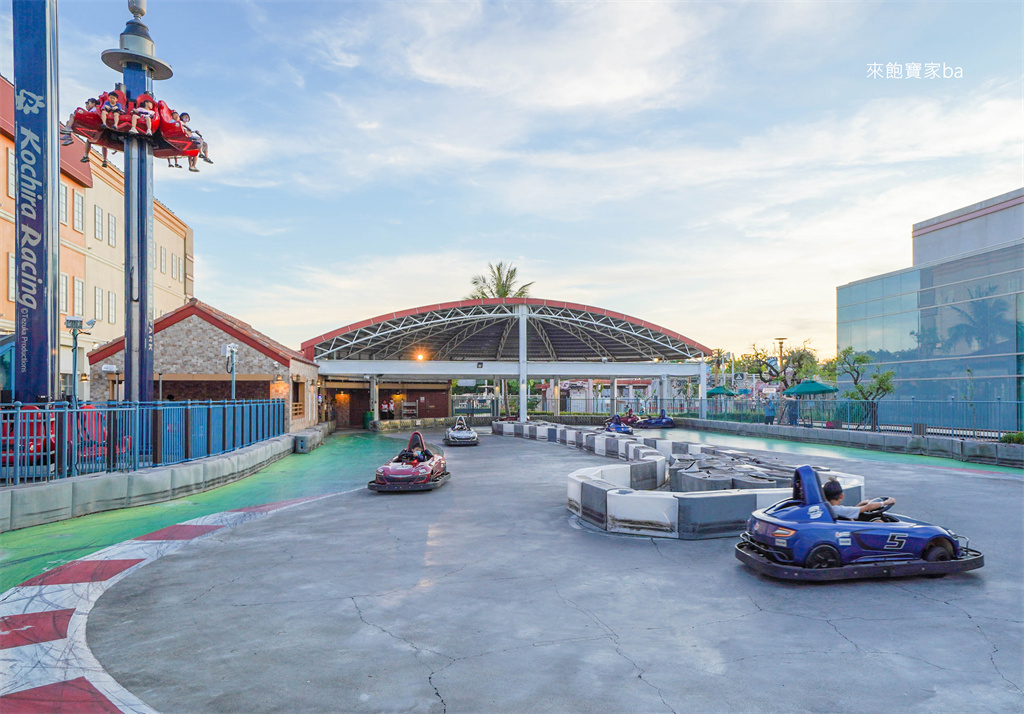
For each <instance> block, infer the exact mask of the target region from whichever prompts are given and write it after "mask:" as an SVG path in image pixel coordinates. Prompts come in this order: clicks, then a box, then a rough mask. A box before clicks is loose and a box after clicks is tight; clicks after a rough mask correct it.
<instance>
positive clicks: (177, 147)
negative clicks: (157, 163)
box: [153, 100, 199, 159]
mask: <svg viewBox="0 0 1024 714" xmlns="http://www.w3.org/2000/svg"><path fill="white" fill-rule="evenodd" d="M156 112H157V116H158V117H159V118H160V128H159V131H157V130H154V132H153V135H154V145H153V156H156V157H157V158H160V159H172V158H174V157H175V156H198V155H199V147H198V146H197V145H196V143H195V142H194V141H192V139H191V138H190V137H189V136H188V134H186V133H185V129H184V128H182V126H181V122H180V121H174V120H173V119H172V118H171V108H170V107H169V106H167V102H165V101H163V100H160V101H159V102H157V103H156Z"/></svg>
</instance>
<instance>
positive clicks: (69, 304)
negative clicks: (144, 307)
mask: <svg viewBox="0 0 1024 714" xmlns="http://www.w3.org/2000/svg"><path fill="white" fill-rule="evenodd" d="M13 134H14V91H13V87H12V86H11V83H10V82H8V81H7V80H6V79H4V78H2V77H0V171H2V173H0V176H2V177H3V179H2V184H3V190H0V252H2V253H3V255H4V256H5V259H6V261H7V270H6V271H5V275H4V278H3V280H4V281H5V286H4V288H5V289H4V290H3V293H2V298H3V302H0V306H2V309H0V333H10V332H13V331H14V320H13V316H14V299H15V296H16V293H15V289H16V285H15V279H14V271H15V267H14V266H15V258H14V213H13V209H14V197H15V196H16V195H17V187H16V174H15V167H14V141H13ZM84 150H85V145H84V143H83V142H81V141H80V140H78V139H77V138H76V139H75V140H74V143H73V144H72V145H71V146H67V147H63V148H62V149H61V161H60V165H61V176H60V194H59V200H60V211H59V212H60V238H61V247H60V275H59V278H58V290H59V304H60V320H61V325H62V329H61V330H60V334H61V347H60V372H61V385H62V388H63V390H64V392H65V393H66V394H70V390H71V388H72V384H73V383H74V377H73V375H72V354H71V334H70V333H69V332H68V331H67V330H65V329H63V324H64V318H65V317H67V316H68V315H80V316H82V317H84V318H85V319H86V320H90V319H95V320H96V325H95V326H94V327H93V328H92V329H91V330H90V333H91V334H89V335H81V336H80V337H79V354H78V370H79V374H82V373H85V374H88V370H87V369H86V364H87V362H86V359H85V355H86V354H88V353H89V352H90V351H91V350H93V349H94V348H95V347H97V346H98V345H102V344H105V343H107V342H109V341H110V340H112V339H114V338H115V337H119V336H122V335H124V174H123V173H122V171H121V170H120V169H118V168H116V167H115V164H116V163H119V162H120V160H121V159H122V158H123V157H122V155H120V154H116V155H112V156H111V157H110V161H109V164H108V166H107V167H104V166H103V165H102V163H103V162H102V158H101V157H100V155H99V154H98V153H96V152H95V151H93V152H92V153H91V154H90V155H89V161H88V162H82V161H81V158H82V156H83V154H84ZM157 168H159V163H158V164H157ZM153 218H154V221H153V223H154V229H155V245H154V255H153V276H154V289H153V297H154V305H153V308H154V318H156V317H159V316H160V315H162V314H164V313H166V312H170V311H171V310H174V309H175V308H177V307H180V306H181V305H183V304H184V303H185V302H187V301H188V299H189V298H190V297H191V296H192V290H193V287H192V274H193V271H192V260H193V258H192V229H191V228H189V226H188V225H187V224H186V223H185V222H184V221H182V220H181V219H180V218H178V216H176V215H175V214H174V213H173V212H172V211H171V210H170V209H169V208H167V207H166V206H164V205H163V204H162V203H160V202H159V201H154V206H153ZM0 386H3V387H6V386H7V385H0ZM77 386H78V388H79V397H80V398H82V399H85V398H88V394H89V393H90V389H89V386H88V385H87V384H82V383H78V385H77Z"/></svg>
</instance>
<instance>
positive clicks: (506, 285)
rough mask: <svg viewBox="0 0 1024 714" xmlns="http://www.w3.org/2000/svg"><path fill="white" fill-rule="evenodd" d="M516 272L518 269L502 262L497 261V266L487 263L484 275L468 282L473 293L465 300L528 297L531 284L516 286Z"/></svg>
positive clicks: (474, 277) (475, 276)
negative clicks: (471, 286) (471, 285)
mask: <svg viewBox="0 0 1024 714" xmlns="http://www.w3.org/2000/svg"><path fill="white" fill-rule="evenodd" d="M518 272H519V271H518V268H516V267H515V266H514V265H512V264H511V263H508V264H507V265H506V264H505V262H504V261H499V262H498V264H497V265H492V264H491V263H488V264H487V272H486V273H481V274H480V275H474V276H473V279H472V280H471V281H470V282H471V283H472V284H473V292H471V293H470V294H469V295H468V296H466V299H467V300H478V299H481V298H506V297H513V298H523V297H530V286H531V285H533V283H532V282H530V283H526V284H524V285H517V282H518V277H519V276H518Z"/></svg>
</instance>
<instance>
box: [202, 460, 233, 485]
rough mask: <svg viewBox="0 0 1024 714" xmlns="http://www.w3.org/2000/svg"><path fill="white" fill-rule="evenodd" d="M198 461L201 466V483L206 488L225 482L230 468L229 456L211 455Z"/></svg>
mask: <svg viewBox="0 0 1024 714" xmlns="http://www.w3.org/2000/svg"><path fill="white" fill-rule="evenodd" d="M198 463H200V464H201V465H202V467H203V485H204V486H205V487H206V488H208V489H209V488H216V487H217V486H220V485H221V484H222V483H227V481H228V473H229V471H230V469H231V460H230V458H229V457H224V456H213V457H211V458H209V459H203V460H202V461H200V462H198Z"/></svg>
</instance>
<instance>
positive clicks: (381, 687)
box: [87, 436, 1024, 713]
mask: <svg viewBox="0 0 1024 714" xmlns="http://www.w3.org/2000/svg"><path fill="white" fill-rule="evenodd" d="M344 438H345V437H342V438H341V441H343V440H344ZM428 438H429V437H428ZM435 440H436V437H435ZM482 442H483V443H482V445H481V446H479V447H472V448H463V449H448V450H447V451H446V454H447V456H448V460H449V464H450V469H451V471H452V474H453V476H452V480H451V482H450V483H449V484H447V485H446V486H444V487H443V488H441V489H439V490H438V491H435V492H430V493H414V494H382V495H381V494H373V493H370V492H369V491H367V490H365V489H360V490H358V491H354V492H351V493H346V494H342V495H338V496H333V497H331V498H326V499H322V500H319V501H316V502H312V503H307V504H300V505H296V506H292V507H291V508H289V509H287V510H283V511H280V512H278V513H276V514H274V515H273V516H272V517H270V518H265V519H259V520H253V521H251V522H246V523H243V524H240V525H237V526H236V527H234V528H231V529H225V530H223V531H217V532H215V533H211V534H210V535H208V536H206V537H204V538H201V539H198V540H196V541H194V542H191V543H189V544H188V545H187V546H186V547H183V548H180V549H178V550H176V551H175V552H173V553H170V554H168V555H166V556H164V557H163V558H161V559H160V560H158V561H155V562H153V563H152V564H151V565H148V566H147V567H145V568H143V569H140V570H138V571H137V573H136V572H133V573H129V574H128V575H127V577H124V578H123V579H121V580H120V581H119V582H117V583H116V584H115V585H114V586H113V587H111V588H110V589H109V590H108V591H107V592H106V593H105V594H104V595H103V596H102V597H101V598H100V599H99V601H98V603H97V604H96V606H95V607H94V608H93V610H92V613H91V615H90V617H89V622H88V632H87V637H88V643H89V646H90V647H91V649H92V652H93V653H94V654H95V656H96V658H97V659H98V661H99V662H100V663H101V664H102V665H103V667H104V668H105V669H106V671H107V672H109V673H110V674H111V675H112V676H113V677H114V679H116V681H117V682H118V683H119V684H120V685H122V686H123V687H124V688H126V689H127V690H128V691H129V692H131V693H132V694H133V695H134V696H136V697H138V698H139V699H140V700H142V701H143V702H145V703H146V704H148V705H149V706H151V707H153V708H154V709H156V710H159V711H165V712H179V711H180V712H200V711H202V712H241V711H245V712H264V711H266V712H270V711H308V712H320V711H323V712H337V711H345V712H363V711H365V712H378V711H386V712H394V711H417V712H444V711H451V712H485V711H486V712H506V711H523V712H526V711H529V712H538V711H552V712H556V711H557V712H564V711H579V712H593V711H616V712H617V711H631V712H671V711H674V712H683V711H704V712H802V711H815V712H821V711H829V712H858V713H860V712H865V711H883V710H884V711H900V712H929V713H932V712H966V711H971V712H1019V711H1021V710H1022V708H1024V698H1022V693H1021V688H1022V686H1024V675H1022V672H1021V662H1022V661H1024V653H1022V648H1021V642H1022V639H1024V638H1022V623H1021V619H1022V617H1021V613H1022V587H1021V572H1022V567H1024V562H1022V556H1021V547H1020V543H1021V542H1022V540H1024V527H1022V516H1021V514H1022V511H1024V508H1022V507H1024V497H1022V480H1021V478H1020V476H1019V475H1014V474H1009V475H1004V474H999V473H984V472H979V471H972V470H968V469H959V468H957V467H956V465H955V462H943V465H941V466H933V465H929V464H919V463H885V462H879V461H875V460H870V461H869V460H856V459H849V458H840V457H834V456H826V455H816V456H814V457H813V459H810V460H811V461H812V463H816V464H821V465H825V466H832V467H834V468H838V469H841V470H844V471H849V472H852V473H859V474H862V475H864V476H865V478H866V479H867V484H868V491H869V493H870V494H871V495H892V496H895V497H896V498H897V500H898V505H897V507H896V510H897V511H899V512H903V513H907V514H908V515H911V516H916V517H920V518H923V519H924V520H928V521H932V522H936V523H940V524H943V525H948V526H950V527H952V528H953V529H954V530H956V531H957V532H961V533H965V534H967V535H969V536H970V537H971V538H972V546H973V547H976V548H978V549H980V550H981V551H983V552H984V553H985V556H986V562H987V565H986V567H985V568H983V569H982V570H980V571H975V572H972V573H968V574H964V575H959V576H952V577H947V578H945V579H942V580H927V579H906V580H895V581H892V580H889V581H859V582H848V583H837V584H824V585H815V584H798V583H778V582H775V581H771V580H768V579H765V578H762V577H760V576H757V575H755V574H753V573H751V572H750V571H748V570H746V569H745V568H743V567H742V566H741V565H740V564H739V563H738V562H737V561H736V560H735V558H734V557H733V555H732V548H733V543H734V539H731V538H729V539H721V540H709V541H674V540H666V539H656V540H652V539H649V538H630V537H621V536H611V535H607V534H604V533H599V532H595V531H593V530H590V529H587V528H582V527H580V526H579V524H578V523H576V522H575V521H574V520H573V519H571V518H569V517H568V513H567V511H566V510H565V505H564V501H565V479H564V477H565V475H566V474H567V473H568V472H570V471H571V470H573V469H574V468H578V467H580V466H585V465H594V464H595V463H600V462H601V461H602V460H603V459H601V457H595V456H593V455H589V454H584V453H581V452H578V451H576V450H573V449H568V448H566V447H562V446H556V445H552V444H547V443H542V442H530V441H524V440H521V439H512V438H502V437H491V436H483V437H482ZM330 448H332V447H331V446H328V449H330ZM321 451H325V450H321ZM315 453H320V452H315ZM325 453H330V452H329V451H325ZM293 458H296V457H293ZM344 466H345V464H344V462H343V461H339V463H338V468H339V470H342V469H344ZM367 477H368V475H367V474H363V476H362V479H363V480H364V481H365V479H366V478H367Z"/></svg>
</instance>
